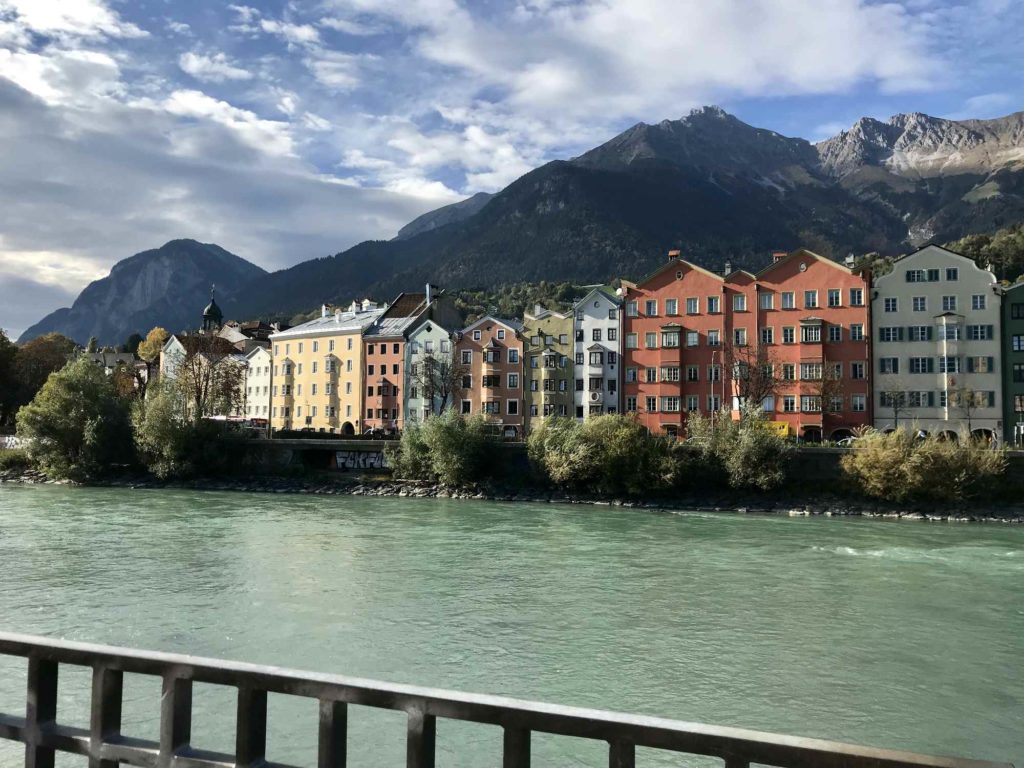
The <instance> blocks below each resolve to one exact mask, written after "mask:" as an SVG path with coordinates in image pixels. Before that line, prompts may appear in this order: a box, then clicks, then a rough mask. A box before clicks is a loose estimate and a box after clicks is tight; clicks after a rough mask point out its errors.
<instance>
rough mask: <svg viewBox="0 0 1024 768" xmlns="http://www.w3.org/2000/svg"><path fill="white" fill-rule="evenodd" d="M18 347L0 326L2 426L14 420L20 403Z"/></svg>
mask: <svg viewBox="0 0 1024 768" xmlns="http://www.w3.org/2000/svg"><path fill="white" fill-rule="evenodd" d="M17 370H18V347H17V345H15V343H14V342H13V341H11V340H10V339H9V338H8V337H7V333H6V332H5V331H4V329H3V328H0V427H3V426H4V425H7V424H10V423H11V422H12V421H13V420H14V412H15V410H17V403H18V373H17Z"/></svg>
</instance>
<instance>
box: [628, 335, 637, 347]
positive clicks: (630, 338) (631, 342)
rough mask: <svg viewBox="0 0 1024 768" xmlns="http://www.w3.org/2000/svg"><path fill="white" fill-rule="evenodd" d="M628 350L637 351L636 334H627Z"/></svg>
mask: <svg viewBox="0 0 1024 768" xmlns="http://www.w3.org/2000/svg"><path fill="white" fill-rule="evenodd" d="M626 349H636V334H635V333H627V334H626Z"/></svg>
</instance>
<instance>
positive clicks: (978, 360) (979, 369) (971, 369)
mask: <svg viewBox="0 0 1024 768" xmlns="http://www.w3.org/2000/svg"><path fill="white" fill-rule="evenodd" d="M995 369H996V363H995V358H993V357H977V356H975V357H968V358H967V372H968V373H993V372H995Z"/></svg>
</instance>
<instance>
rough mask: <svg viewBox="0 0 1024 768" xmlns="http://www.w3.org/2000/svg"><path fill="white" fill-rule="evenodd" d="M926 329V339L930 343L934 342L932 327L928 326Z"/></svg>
mask: <svg viewBox="0 0 1024 768" xmlns="http://www.w3.org/2000/svg"><path fill="white" fill-rule="evenodd" d="M925 328H927V330H926V331H925V338H926V339H928V341H931V340H932V327H931V326H930V325H927V326H925Z"/></svg>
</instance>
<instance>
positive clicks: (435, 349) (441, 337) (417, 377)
mask: <svg viewBox="0 0 1024 768" xmlns="http://www.w3.org/2000/svg"><path fill="white" fill-rule="evenodd" d="M431 365H432V366H436V368H435V372H434V373H433V374H428V373H427V372H426V371H425V367H426V366H431ZM456 365H457V364H456V361H455V347H454V341H453V339H452V333H451V332H450V331H448V330H447V329H446V328H444V327H443V326H441V325H440V324H439V323H436V322H434V321H433V320H424V321H423V322H421V323H420V324H419V325H417V326H416V327H415V328H413V329H412V331H410V332H409V341H408V343H407V344H406V345H405V371H406V381H405V385H404V390H405V402H404V403H403V413H405V415H406V418H407V419H408V420H409V423H417V422H422V421H423V420H424V419H426V418H427V417H429V416H433V415H435V414H438V413H440V412H441V411H442V410H445V409H448V408H452V407H454V406H455V398H456V397H457V396H458V392H455V391H448V392H447V395H446V393H445V392H444V390H445V389H446V388H447V386H446V383H445V382H444V380H445V379H448V380H449V382H448V383H449V384H450V379H451V374H447V373H446V368H447V370H448V371H450V370H453V367H454V366H456ZM434 381H437V384H435V385H433V386H432V385H431V382H434ZM431 390H433V391H431Z"/></svg>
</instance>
